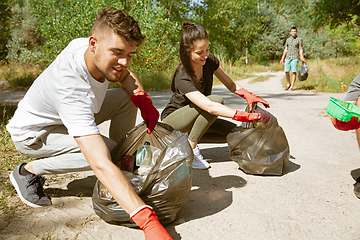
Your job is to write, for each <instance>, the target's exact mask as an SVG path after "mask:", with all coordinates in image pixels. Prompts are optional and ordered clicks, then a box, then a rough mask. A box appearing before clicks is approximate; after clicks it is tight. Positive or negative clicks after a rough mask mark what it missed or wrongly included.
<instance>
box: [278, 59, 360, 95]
mask: <svg viewBox="0 0 360 240" xmlns="http://www.w3.org/2000/svg"><path fill="white" fill-rule="evenodd" d="M307 64H308V66H309V68H310V71H309V77H308V79H307V80H305V81H303V82H300V81H298V80H297V81H296V83H295V87H296V88H297V89H302V90H313V91H315V92H333V93H338V92H345V91H347V89H348V87H349V84H350V83H351V82H352V80H353V79H354V78H355V77H356V76H357V75H358V74H359V73H360V71H359V67H360V59H359V58H357V57H346V58H345V57H344V58H330V59H326V60H318V59H315V60H310V61H307ZM283 84H284V86H285V85H286V80H285V78H284V79H283Z"/></svg>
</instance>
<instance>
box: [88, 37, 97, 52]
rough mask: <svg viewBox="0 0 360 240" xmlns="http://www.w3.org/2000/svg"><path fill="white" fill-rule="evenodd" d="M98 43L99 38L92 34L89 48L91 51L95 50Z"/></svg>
mask: <svg viewBox="0 0 360 240" xmlns="http://www.w3.org/2000/svg"><path fill="white" fill-rule="evenodd" d="M96 44H97V38H96V37H94V36H90V37H89V49H90V51H91V52H95V49H96Z"/></svg>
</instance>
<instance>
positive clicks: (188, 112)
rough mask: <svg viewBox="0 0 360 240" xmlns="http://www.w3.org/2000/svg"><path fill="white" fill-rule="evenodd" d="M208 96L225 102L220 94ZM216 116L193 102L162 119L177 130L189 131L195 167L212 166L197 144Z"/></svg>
mask: <svg viewBox="0 0 360 240" xmlns="http://www.w3.org/2000/svg"><path fill="white" fill-rule="evenodd" d="M208 98H209V99H210V100H211V101H214V102H219V103H223V99H222V98H221V97H220V96H216V95H210V96H208ZM216 118H217V116H215V115H212V114H210V113H208V112H206V111H204V110H202V109H201V108H199V107H198V106H196V105H195V104H193V103H191V104H189V105H187V106H184V107H182V108H180V109H177V110H176V111H174V112H173V113H171V114H170V115H169V116H167V117H166V118H165V119H163V121H162V122H163V123H166V124H169V125H170V126H172V127H173V128H174V129H176V130H179V131H181V132H183V133H185V132H188V133H189V135H188V140H189V143H190V146H191V147H192V148H193V151H194V162H193V168H197V169H207V168H209V167H210V165H209V164H208V163H207V162H206V161H205V160H204V159H203V157H202V156H201V154H200V150H199V148H198V146H197V144H198V142H199V141H200V139H201V138H202V136H203V135H204V134H205V132H206V131H207V130H208V128H209V127H210V126H211V125H212V124H213V122H214V121H215V120H216Z"/></svg>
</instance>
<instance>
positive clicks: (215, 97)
mask: <svg viewBox="0 0 360 240" xmlns="http://www.w3.org/2000/svg"><path fill="white" fill-rule="evenodd" d="M207 98H209V99H210V100H211V101H213V102H217V103H221V104H224V99H223V98H222V97H220V96H219V95H209V96H207Z"/></svg>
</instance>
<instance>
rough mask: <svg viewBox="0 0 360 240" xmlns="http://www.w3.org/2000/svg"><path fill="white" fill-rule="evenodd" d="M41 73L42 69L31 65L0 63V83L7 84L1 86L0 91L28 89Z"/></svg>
mask: <svg viewBox="0 0 360 240" xmlns="http://www.w3.org/2000/svg"><path fill="white" fill-rule="evenodd" d="M42 71H43V68H42V67H40V66H39V65H36V64H32V63H25V64H23V63H15V62H11V63H8V64H4V63H2V64H0V81H1V82H6V83H7V84H6V85H5V84H2V85H1V89H4V88H28V87H30V86H31V84H32V83H33V81H34V80H35V79H36V78H37V76H39V74H40V73H41V72H42Z"/></svg>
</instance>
